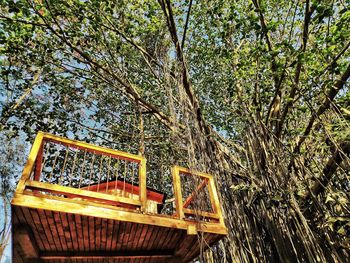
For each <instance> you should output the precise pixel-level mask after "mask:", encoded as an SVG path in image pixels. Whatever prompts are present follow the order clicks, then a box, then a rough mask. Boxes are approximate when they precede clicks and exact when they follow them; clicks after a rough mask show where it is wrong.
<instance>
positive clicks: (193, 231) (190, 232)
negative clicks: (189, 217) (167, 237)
mask: <svg viewBox="0 0 350 263" xmlns="http://www.w3.org/2000/svg"><path fill="white" fill-rule="evenodd" d="M187 235H197V227H196V226H195V225H189V226H188V228H187Z"/></svg>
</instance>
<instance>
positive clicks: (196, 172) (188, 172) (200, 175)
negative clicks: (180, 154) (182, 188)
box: [174, 165, 214, 179]
mask: <svg viewBox="0 0 350 263" xmlns="http://www.w3.org/2000/svg"><path fill="white" fill-rule="evenodd" d="M174 168H176V169H177V170H178V171H179V172H181V173H185V174H189V175H191V174H192V175H198V176H199V177H203V178H208V179H213V178H214V177H213V176H212V175H211V174H207V173H202V172H199V171H196V170H191V169H188V168H185V167H181V166H177V165H175V166H174Z"/></svg>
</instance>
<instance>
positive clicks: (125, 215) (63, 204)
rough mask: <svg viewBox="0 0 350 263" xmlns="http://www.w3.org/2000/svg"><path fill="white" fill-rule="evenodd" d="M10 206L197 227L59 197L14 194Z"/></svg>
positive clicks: (212, 227)
mask: <svg viewBox="0 0 350 263" xmlns="http://www.w3.org/2000/svg"><path fill="white" fill-rule="evenodd" d="M12 205H17V206H24V207H29V208H35V209H44V210H50V211H57V212H65V213H72V214H79V215H86V216H93V217H99V218H106V219H112V220H118V221H125V222H133V223H139V224H149V225H155V226H162V227H169V228H177V229H183V230H185V231H187V229H188V226H189V225H197V223H196V222H190V221H185V220H179V219H175V218H171V217H168V216H164V215H163V216H158V215H147V214H141V213H137V211H134V212H131V211H125V210H120V209H119V208H117V207H116V208H115V209H108V208H105V207H102V206H101V205H100V204H97V203H93V202H88V201H80V202H79V203H78V202H74V200H67V201H65V200H63V199H62V198H59V197H54V196H50V197H37V196H31V195H23V194H18V193H15V195H14V198H13V200H12ZM197 230H198V231H202V232H207V233H213V234H219V235H226V234H227V230H226V228H225V227H224V226H222V224H218V223H201V224H199V225H198V226H197Z"/></svg>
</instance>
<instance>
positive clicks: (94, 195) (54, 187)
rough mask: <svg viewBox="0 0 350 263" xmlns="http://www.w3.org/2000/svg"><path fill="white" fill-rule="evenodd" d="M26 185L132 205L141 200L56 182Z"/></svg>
mask: <svg viewBox="0 0 350 263" xmlns="http://www.w3.org/2000/svg"><path fill="white" fill-rule="evenodd" d="M26 187H27V188H29V189H39V190H43V191H45V192H53V193H57V194H62V195H67V196H69V195H70V196H72V197H87V198H88V199H97V200H107V201H112V202H116V203H125V204H130V205H136V206H140V205H141V202H140V201H139V200H134V199H131V198H127V197H123V196H116V195H111V194H106V193H100V192H93V191H88V190H83V189H77V188H73V187H67V186H62V185H56V184H49V183H42V182H37V181H28V182H27V183H26Z"/></svg>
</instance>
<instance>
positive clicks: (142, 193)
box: [139, 157, 147, 212]
mask: <svg viewBox="0 0 350 263" xmlns="http://www.w3.org/2000/svg"><path fill="white" fill-rule="evenodd" d="M139 180H140V199H141V210H142V211H143V212H146V210H147V185H146V184H147V181H146V158H144V157H143V158H142V160H141V163H140V167H139Z"/></svg>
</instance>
